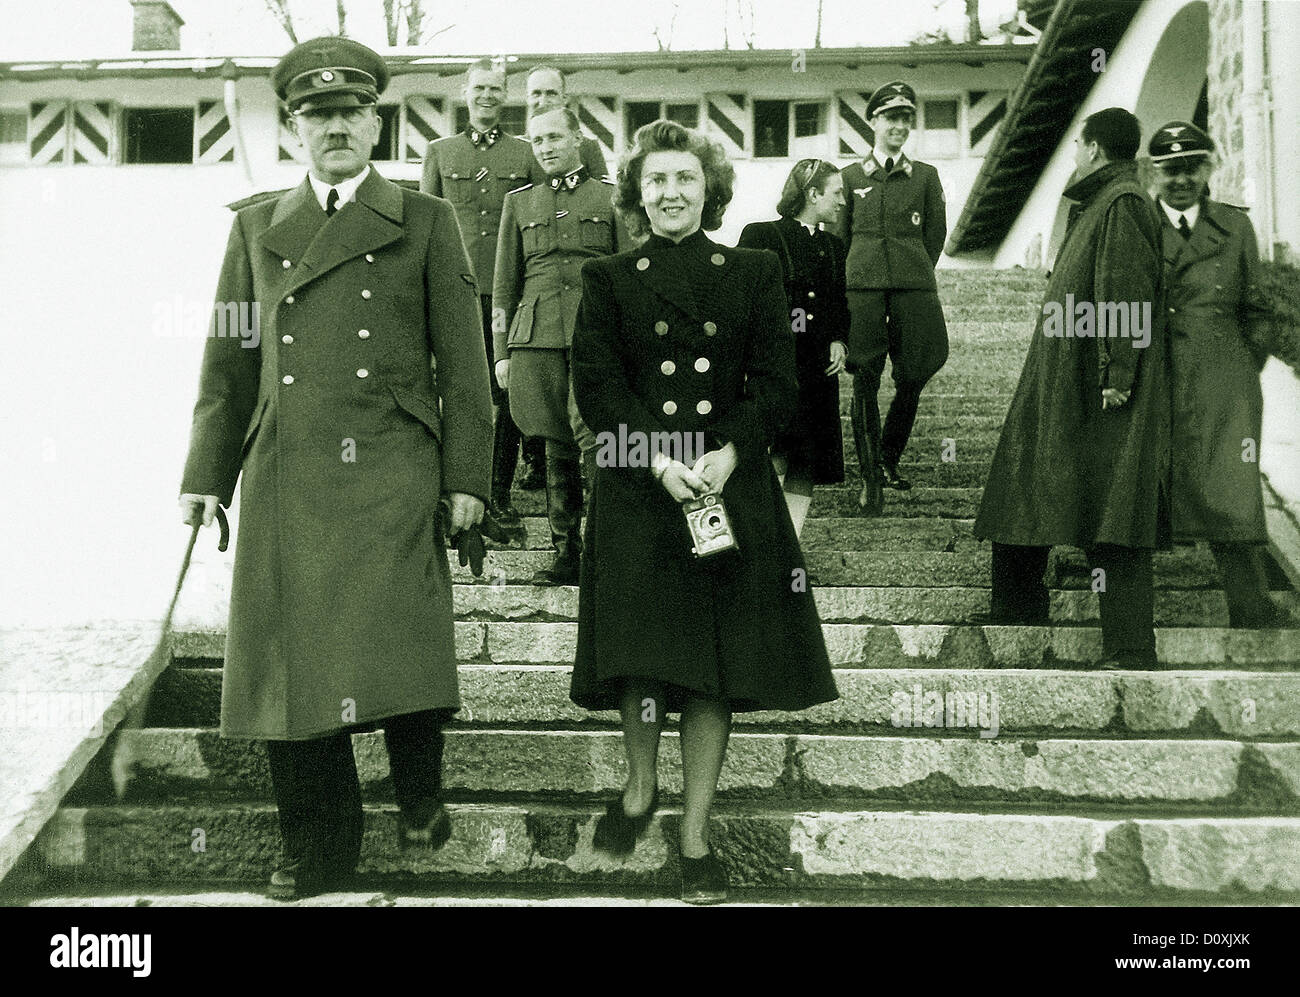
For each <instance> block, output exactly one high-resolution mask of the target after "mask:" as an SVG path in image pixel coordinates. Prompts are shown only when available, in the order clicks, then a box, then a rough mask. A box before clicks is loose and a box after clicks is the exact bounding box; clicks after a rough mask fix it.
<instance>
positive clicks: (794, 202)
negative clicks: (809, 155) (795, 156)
mask: <svg viewBox="0 0 1300 997" xmlns="http://www.w3.org/2000/svg"><path fill="white" fill-rule="evenodd" d="M837 173H839V168H838V167H837V166H835V164H834V163H828V162H826V160H824V159H801V160H800V161H799V162H797V163H795V164H794V168H793V169H791V170H790V175H789V176H788V177H786V178H785V186H784V187H782V188H781V200H779V201H777V202H776V213H777V214H778V215H780V216H781V217H782V218H793V217H794V216H795V215H797V214H799V212H800V211H802V210H803V209H804V205H805V204H807V203H808V191H810V190H812V189H813V188H816V189H817V192H818V193H823V192H825V190H826V181H827V180H829V179H830V178H831V177H833V176H835V174H837Z"/></svg>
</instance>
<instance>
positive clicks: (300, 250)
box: [260, 177, 326, 263]
mask: <svg viewBox="0 0 1300 997" xmlns="http://www.w3.org/2000/svg"><path fill="white" fill-rule="evenodd" d="M325 221H326V216H325V212H324V210H323V209H322V208H321V206H320V202H319V201H317V200H316V194H315V193H314V192H313V191H312V189H311V182H310V181H309V180H308V179H307V178H306V177H303V179H302V183H300V184H299V185H298V186H297V187H295V188H294V189H293V190H291V191H289V192H288V193H286V194H285V195H283V196H282V197H281V198H280V200H278V201H277V202H276V204H275V211H274V212H273V213H272V214H271V224H270V225H269V226H267V228H266V230H265V231H263V232H262V235H261V238H260V242H261V244H262V246H263V247H264V248H266V249H268V250H270V251H271V252H273V253H275V254H276V255H277V256H279V257H280V258H281V259H285V260H289V261H290V262H292V263H297V262H298V261H299V260H301V259H302V257H303V254H304V253H306V252H307V247H308V246H310V245H311V241H312V239H314V238H315V237H316V233H317V232H319V231H320V229H321V226H323V225H324V224H325Z"/></svg>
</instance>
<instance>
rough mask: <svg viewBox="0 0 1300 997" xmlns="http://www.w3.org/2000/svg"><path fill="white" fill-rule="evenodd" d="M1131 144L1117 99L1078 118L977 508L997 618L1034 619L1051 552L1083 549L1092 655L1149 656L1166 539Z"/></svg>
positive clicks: (1157, 343) (1163, 460) (1152, 287)
mask: <svg viewBox="0 0 1300 997" xmlns="http://www.w3.org/2000/svg"><path fill="white" fill-rule="evenodd" d="M1140 142H1141V126H1140V125H1139V124H1138V120H1137V118H1135V117H1134V116H1133V115H1132V114H1130V113H1129V112H1128V111H1126V110H1123V109H1122V108H1117V107H1112V108H1107V109H1105V110H1102V111H1098V112H1097V113H1095V114H1093V115H1091V116H1089V117H1088V119H1087V120H1086V121H1085V122H1084V126H1083V132H1082V135H1081V136H1080V137H1079V139H1078V153H1077V164H1078V169H1077V171H1076V173H1075V178H1074V181H1073V183H1072V184H1071V185H1070V186H1069V187H1067V188H1066V191H1065V196H1066V197H1068V198H1070V199H1071V200H1073V201H1076V202H1078V203H1077V204H1076V205H1074V207H1073V208H1072V209H1071V212H1070V223H1069V226H1068V228H1067V230H1066V235H1065V240H1064V242H1063V243H1062V245H1061V249H1060V252H1059V253H1058V255H1057V258H1056V265H1055V267H1054V269H1053V271H1052V273H1051V275H1050V277H1049V279H1048V284H1047V293H1046V295H1045V296H1044V299H1043V307H1042V310H1041V313H1040V314H1039V315H1038V317H1037V321H1036V324H1035V327H1034V335H1033V340H1032V341H1031V343H1030V346H1029V354H1028V356H1027V357H1026V358H1025V367H1024V370H1023V371H1022V373H1021V375H1020V383H1019V384H1018V385H1017V387H1016V393H1015V396H1014V397H1013V398H1012V400H1011V408H1010V410H1009V411H1008V413H1007V418H1006V422H1005V423H1004V424H1003V427H1002V435H1001V438H1000V439H999V440H998V447H997V452H996V453H995V454H994V457H993V464H992V466H991V468H990V470H989V480H988V484H987V485H986V486H985V488H984V498H983V501H982V503H981V504H980V510H979V515H978V517H977V518H976V520H975V535H976V536H977V537H981V538H988V539H991V540H992V541H993V601H992V613H991V621H992V622H994V623H1001V624H1017V625H1045V624H1047V623H1048V621H1049V615H1048V593H1047V588H1046V586H1045V585H1044V583H1043V571H1044V569H1045V568H1046V565H1047V555H1048V551H1049V549H1050V548H1051V547H1052V546H1054V545H1058V544H1059V545H1069V546H1073V547H1082V548H1083V549H1084V550H1085V551H1086V552H1087V554H1088V558H1089V561H1090V562H1091V564H1092V566H1093V569H1094V570H1093V579H1094V585H1093V587H1094V590H1095V591H1097V592H1098V595H1099V597H1100V600H1101V626H1102V645H1103V660H1102V662H1101V666H1102V667H1150V666H1151V665H1153V664H1154V663H1155V660H1156V649H1155V630H1154V623H1153V617H1154V603H1153V600H1154V592H1153V586H1152V573H1151V572H1152V569H1151V555H1152V551H1153V550H1155V549H1156V548H1158V547H1163V546H1167V544H1168V539H1169V407H1170V402H1169V385H1168V379H1167V373H1166V365H1167V345H1166V341H1165V305H1164V300H1163V298H1164V287H1163V260H1162V257H1161V249H1160V225H1159V220H1158V218H1157V217H1156V209H1155V206H1154V205H1153V204H1152V202H1151V200H1150V198H1149V197H1147V195H1146V193H1145V192H1144V191H1143V189H1142V187H1141V186H1140V184H1139V182H1138V174H1137V163H1136V162H1135V161H1134V158H1133V157H1134V154H1135V153H1136V152H1137V150H1138V146H1139V144H1140Z"/></svg>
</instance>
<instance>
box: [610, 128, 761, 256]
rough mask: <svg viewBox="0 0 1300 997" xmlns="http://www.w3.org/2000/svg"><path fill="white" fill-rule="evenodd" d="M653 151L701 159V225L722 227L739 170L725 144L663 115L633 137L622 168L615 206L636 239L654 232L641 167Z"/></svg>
mask: <svg viewBox="0 0 1300 997" xmlns="http://www.w3.org/2000/svg"><path fill="white" fill-rule="evenodd" d="M652 152H689V153H691V155H693V156H694V157H695V158H696V159H698V160H699V161H700V169H701V170H703V172H704V211H703V213H702V214H701V215H700V228H702V229H704V231H706V232H713V231H715V230H717V229H718V228H720V227H721V226H722V215H723V213H724V212H725V211H726V210H727V205H728V204H730V203H731V195H732V193H733V190H734V188H735V185H736V170H735V167H733V166H732V165H731V161H730V160H728V159H727V154H726V152H724V151H723V148H722V146H721V145H719V144H718V143H717V142H714V141H712V140H711V139H708V138H706V137H705V136H703V135H701V134H700V133H699V132H697V131H692V130H691V129H689V128H686V127H684V126H683V125H679V124H678V123H677V122H676V121H668V120H665V119H663V118H661V119H659V120H658V121H652V122H650V124H648V125H642V126H641V127H640V128H638V129H637V130H636V135H634V136H633V139H632V150H631V151H630V152H629V153H628V154H627V155H626V156H625V157H624V159H623V162H622V163H621V164H619V168H618V185H617V186H616V187H615V189H614V208H615V210H616V211H618V213H619V214H620V215H621V216H622V217H623V221H624V223H625V224H626V225H627V230H628V232H629V234H631V235H632V236H633V237H634V238H638V239H639V238H641V237H642V236H644V235H647V234H649V232H650V219H649V218H647V217H646V213H645V208H643V207H642V206H641V166H642V164H643V163H644V162H645V157H646V156H647V155H649V154H650V153H652Z"/></svg>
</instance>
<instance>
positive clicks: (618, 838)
mask: <svg viewBox="0 0 1300 997" xmlns="http://www.w3.org/2000/svg"><path fill="white" fill-rule="evenodd" d="M658 809H659V787H658V786H657V785H656V786H655V790H654V792H653V793H652V794H651V796H650V806H649V808H647V810H646V812H645V813H643V814H640V815H638V816H636V817H629V816H628V815H627V814H626V813H625V812H624V810H623V794H622V793H619V794H618V796H616V797H614V799H612V800H611V801H610V803H609V806H607V807H606V808H605V812H604V813H603V814H601V815H600V819H599V820H597V821H596V833H595V834H594V835H593V836H592V839H591V847H592V848H595V849H596V850H597V851H601V852H606V853H607V854H609V855H613V856H614V857H615V858H626V857H627V856H628V855H631V854H632V853H633V852H634V851H636V843H637V840H638V839H639V838H640V837H641V835H643V834H645V829H646V828H647V827H649V826H650V821H651V819H653V817H654V815H655V811H656V810H658Z"/></svg>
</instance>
